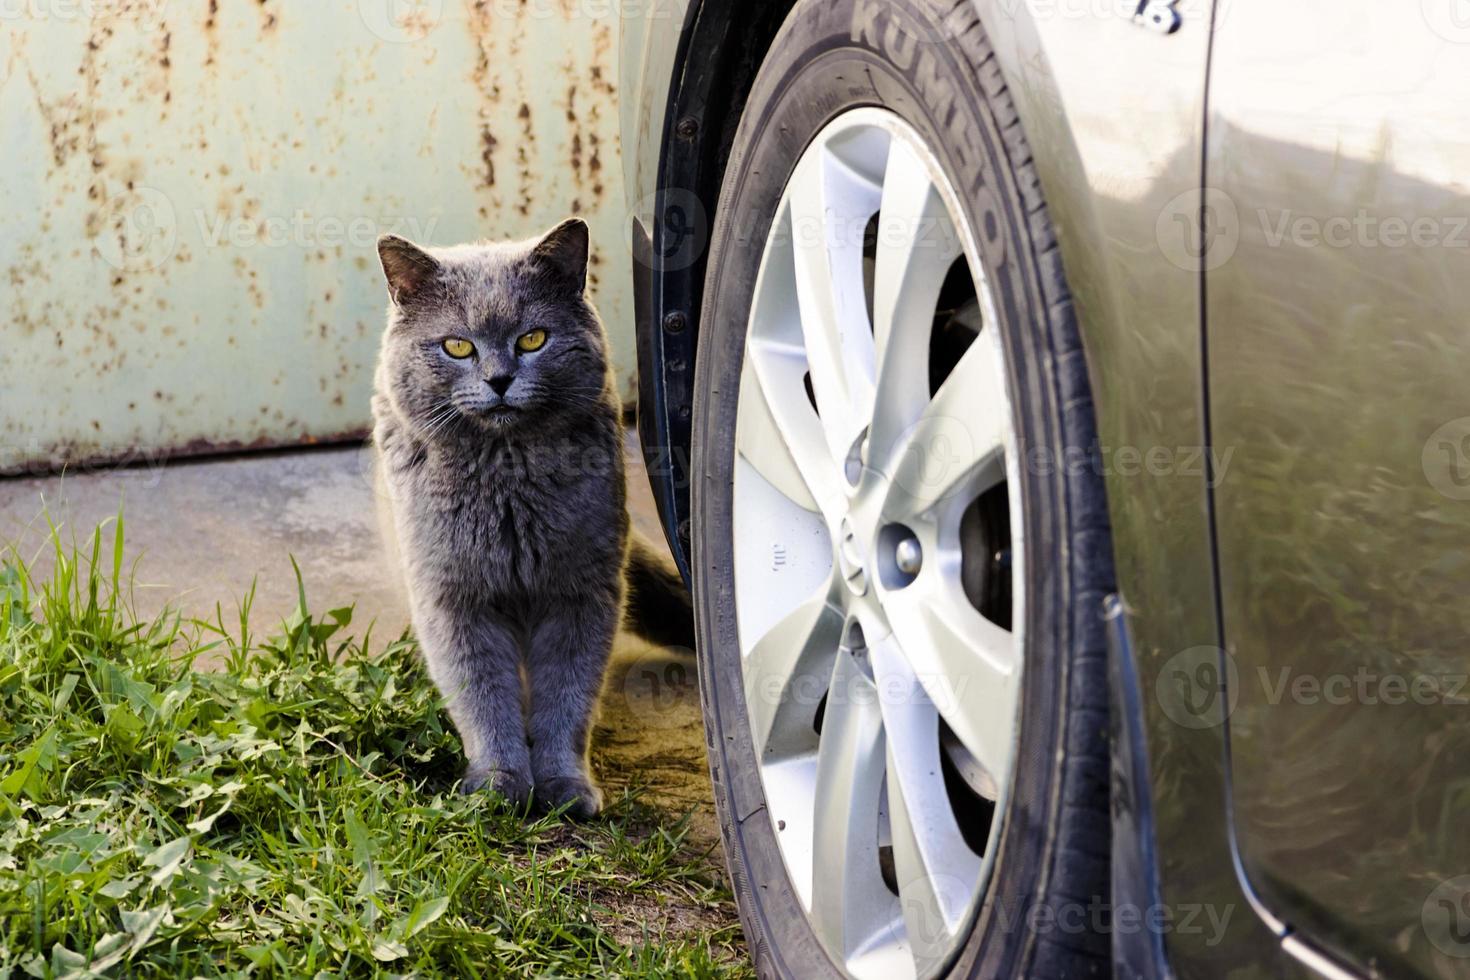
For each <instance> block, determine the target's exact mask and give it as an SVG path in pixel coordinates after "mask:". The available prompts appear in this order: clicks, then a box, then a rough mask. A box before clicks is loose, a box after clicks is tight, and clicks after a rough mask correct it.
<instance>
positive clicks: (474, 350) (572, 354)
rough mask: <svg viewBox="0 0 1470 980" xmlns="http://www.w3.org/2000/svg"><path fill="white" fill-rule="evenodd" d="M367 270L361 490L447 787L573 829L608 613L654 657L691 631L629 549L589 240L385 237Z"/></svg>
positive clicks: (612, 628) (586, 771)
mask: <svg viewBox="0 0 1470 980" xmlns="http://www.w3.org/2000/svg"><path fill="white" fill-rule="evenodd" d="M378 255H379V257H380V259H381V260H382V264H383V272H384V275H385V276H386V277H387V280H388V292H389V297H390V299H391V301H392V302H391V305H390V307H389V312H388V327H387V330H386V332H385V333H384V336H383V346H382V352H381V356H380V360H379V364H378V370H377V376H376V381H375V389H376V390H375V393H374V395H373V417H374V419H375V421H376V426H375V428H374V432H373V439H374V441H375V443H376V445H377V449H378V478H379V480H380V483H381V485H382V488H383V491H384V493H383V497H384V499H385V500H386V501H388V503H389V507H390V510H391V515H390V516H391V526H390V528H389V529H388V530H389V531H390V535H391V536H390V544H394V545H396V549H397V552H398V558H399V561H400V563H401V565H402V567H403V569H404V573H405V579H406V581H407V585H408V593H409V603H410V609H411V612H412V616H413V622H414V628H415V631H416V633H417V635H418V640H419V644H420V646H421V647H422V649H423V653H424V658H425V660H426V662H427V664H428V668H429V674H430V676H431V677H432V678H433V679H434V683H435V684H436V685H438V687H439V690H440V691H441V692H442V693H443V695H444V697H445V699H446V702H447V705H448V709H449V714H450V717H451V718H452V719H453V721H454V724H455V727H456V728H458V729H459V734H460V737H461V739H462V741H463V742H464V747H465V754H466V756H467V757H468V767H467V769H466V771H465V774H464V780H463V782H462V784H461V786H462V788H463V789H464V790H465V791H467V792H468V791H473V790H475V789H478V788H480V787H482V786H483V787H486V788H489V789H491V790H493V791H495V792H498V793H500V794H501V795H502V796H504V797H505V798H507V799H508V800H510V801H512V802H513V803H516V804H523V803H525V802H527V801H528V800H529V799H531V798H532V797H533V796H534V800H535V802H536V804H537V805H539V806H543V807H555V806H560V805H562V804H569V807H568V812H569V813H571V814H573V815H575V816H579V817H584V818H585V817H590V816H592V815H594V814H596V813H597V812H598V810H599V808H600V807H601V794H600V792H599V791H598V789H597V784H596V781H595V780H594V779H593V776H592V773H591V770H590V768H589V765H588V760H587V743H588V734H589V729H590V727H591V719H592V713H593V709H594V707H595V705H596V701H597V695H598V691H599V688H600V686H601V683H602V675H603V670H604V667H605V666H606V663H607V658H608V653H609V651H610V649H611V647H612V641H613V636H614V634H615V632H616V631H617V628H618V624H619V619H620V616H622V615H623V607H624V602H625V598H627V599H628V605H629V609H628V616H627V618H628V621H629V623H628V624H629V625H630V626H632V627H633V628H634V629H636V630H638V631H639V632H640V633H642V634H643V635H645V636H646V637H647V638H649V639H650V640H653V641H654V642H658V643H663V644H666V645H679V646H686V647H687V646H690V645H692V633H693V628H692V614H691V610H690V603H689V596H688V593H687V592H686V591H685V589H684V585H683V582H682V581H680V580H679V578H678V576H677V575H676V574H675V573H674V572H673V571H672V570H671V569H669V568H667V567H666V566H665V565H664V563H663V562H661V561H660V559H659V558H658V557H657V555H656V553H655V552H653V551H652V550H651V549H650V548H649V547H648V546H647V545H646V544H645V543H643V542H642V541H639V540H637V539H634V538H633V537H632V536H631V535H630V534H629V528H628V516H627V511H626V502H625V495H626V487H625V485H624V476H623V428H622V411H621V407H620V405H619V402H618V399H617V396H616V393H615V388H614V384H613V380H612V374H611V371H610V369H609V365H608V356H607V338H606V334H605V332H604V329H603V326H602V321H601V320H600V319H599V318H598V316H597V312H596V311H595V310H594V309H593V308H592V306H591V304H590V303H589V302H588V301H587V299H586V297H585V295H584V290H585V286H586V274H587V258H588V232H587V225H586V224H585V223H584V222H582V221H581V220H579V219H575V218H574V219H571V220H569V221H566V222H563V223H562V224H560V225H558V226H557V227H556V228H554V229H553V230H552V231H551V232H549V233H548V234H547V235H545V236H544V237H543V238H541V239H539V240H535V241H531V242H520V243H506V244H491V243H481V244H474V245H460V246H456V247H454V248H444V249H422V248H419V247H418V246H416V245H414V244H412V243H410V242H408V241H405V240H404V239H402V238H398V237H396V236H392V235H386V236H384V237H383V238H382V239H380V240H379V242H378ZM629 592H631V595H627V593H629Z"/></svg>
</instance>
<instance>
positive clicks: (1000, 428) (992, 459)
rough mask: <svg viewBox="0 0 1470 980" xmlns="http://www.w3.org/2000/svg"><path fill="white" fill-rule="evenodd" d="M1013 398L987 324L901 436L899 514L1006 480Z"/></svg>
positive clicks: (896, 477) (893, 494)
mask: <svg viewBox="0 0 1470 980" xmlns="http://www.w3.org/2000/svg"><path fill="white" fill-rule="evenodd" d="M1010 426H1011V419H1010V403H1009V401H1008V398H1007V395H1006V386H1005V372H1004V370H1003V365H1002V360H1001V356H1000V349H999V346H998V344H997V342H996V339H995V333H994V330H993V329H989V328H987V329H983V330H981V331H980V335H979V336H978V337H976V338H975V342H974V343H972V344H971V345H970V348H969V350H967V351H965V354H964V356H963V357H961V358H960V361H959V363H958V364H956V365H955V368H954V370H953V371H951V372H950V375H949V377H948V378H946V379H945V381H944V384H943V385H941V386H940V388H939V391H938V392H936V393H935V395H934V398H933V400H932V401H930V402H929V404H928V406H927V407H925V409H924V411H923V414H922V415H921V416H920V417H919V420H918V421H917V422H915V423H914V424H913V425H912V426H910V427H909V429H908V430H907V431H906V432H904V433H903V434H901V435H900V436H899V437H898V438H897V439H896V440H895V441H894V449H895V450H896V452H895V455H896V457H897V458H896V459H893V460H892V462H891V463H888V464H886V465H888V466H889V469H887V470H885V472H887V473H888V475H889V476H890V477H891V490H890V500H889V506H888V507H887V508H886V510H888V512H889V514H890V515H891V517H892V519H894V520H903V519H905V518H912V517H915V516H919V515H924V514H927V513H928V512H929V511H930V510H931V509H932V508H933V507H934V505H935V504H936V503H939V502H940V501H942V500H945V499H948V498H951V497H954V496H956V495H958V494H960V492H961V491H965V496H966V497H967V498H972V497H974V496H975V495H976V494H978V493H980V492H982V491H983V490H986V489H988V488H990V487H992V486H994V485H996V484H998V483H1000V482H1001V481H1002V480H1004V479H1005V453H1006V451H1007V449H1008V447H1007V445H1006V439H1007V433H1008V432H1009V431H1010Z"/></svg>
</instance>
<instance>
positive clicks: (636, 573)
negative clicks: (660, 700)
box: [623, 531, 694, 654]
mask: <svg viewBox="0 0 1470 980" xmlns="http://www.w3.org/2000/svg"><path fill="white" fill-rule="evenodd" d="M627 581H628V597H627V601H626V603H625V605H624V607H623V626H624V627H625V628H626V629H628V630H630V631H632V632H634V633H636V634H638V635H639V636H641V637H643V638H644V639H645V640H647V641H648V642H649V643H657V644H658V645H659V646H665V647H674V648H677V649H680V650H682V651H683V652H686V653H690V654H692V653H693V652H694V603H693V601H692V600H691V599H690V597H689V590H688V589H686V588H685V587H684V580H683V579H682V578H680V576H679V572H678V570H677V569H675V568H674V566H673V563H672V562H670V561H669V560H668V559H667V558H666V557H664V556H663V555H662V554H661V553H660V551H659V549H658V548H656V547H655V546H654V545H653V543H652V542H650V541H648V540H647V539H646V538H644V537H643V536H642V535H640V534H639V533H638V532H637V531H634V532H633V534H632V540H631V541H630V542H629V543H628V574H627Z"/></svg>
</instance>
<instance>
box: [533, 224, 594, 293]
mask: <svg viewBox="0 0 1470 980" xmlns="http://www.w3.org/2000/svg"><path fill="white" fill-rule="evenodd" d="M588 248H589V243H588V232H587V222H585V221H583V220H582V219H581V218H568V219H567V220H565V221H563V222H562V223H561V224H559V225H557V226H556V227H555V228H553V229H551V230H550V231H548V232H547V233H546V235H545V236H544V237H543V238H542V239H541V240H540V241H539V242H537V243H536V246H535V247H534V248H532V249H531V258H532V259H534V260H535V262H536V263H537V264H538V265H540V266H541V267H542V268H543V269H545V270H546V271H547V272H549V273H551V274H552V275H554V276H556V277H557V278H559V279H562V280H564V281H565V282H567V283H568V284H570V285H572V286H574V287H575V288H576V290H577V291H578V292H581V291H582V290H583V289H585V288H586V286H587V250H588Z"/></svg>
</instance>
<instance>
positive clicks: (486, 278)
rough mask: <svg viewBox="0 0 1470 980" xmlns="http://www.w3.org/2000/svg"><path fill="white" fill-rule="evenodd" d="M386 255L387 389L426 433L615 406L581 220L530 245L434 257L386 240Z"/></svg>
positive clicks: (462, 248)
mask: <svg viewBox="0 0 1470 980" xmlns="http://www.w3.org/2000/svg"><path fill="white" fill-rule="evenodd" d="M378 256H379V258H380V259H381V260H382V263H383V274H384V275H385V276H386V277H387V280H388V295H389V298H390V299H391V301H392V303H391V306H390V307H389V312H388V329H387V332H386V334H385V335H384V338H383V351H382V364H381V367H380V372H381V373H380V382H379V383H380V385H383V386H386V388H387V391H386V394H387V395H388V396H389V398H390V399H391V400H392V403H393V406H394V408H395V409H396V410H397V411H398V412H399V414H401V415H402V416H404V417H405V418H406V420H407V421H409V422H410V424H412V425H413V426H414V427H415V428H417V429H419V430H420V431H421V432H423V433H426V434H441V433H442V434H444V435H445V436H450V435H454V434H464V433H465V432H467V431H468V432H471V433H472V432H474V431H478V430H486V431H491V432H511V431H516V430H525V429H527V427H545V426H546V425H547V424H548V423H550V422H553V421H555V420H558V419H560V420H566V419H574V418H576V417H578V416H585V415H586V414H588V413H589V412H592V411H594V410H595V409H596V408H597V407H598V406H599V405H601V404H603V403H604V399H605V397H606V395H605V392H606V385H607V341H606V337H605V335H604V332H603V328H602V323H601V321H600V320H599V319H598V318H597V313H596V312H595V311H594V310H593V309H592V306H591V304H589V303H588V302H587V299H586V296H585V295H584V293H585V289H586V283H587V256H588V235H587V225H586V223H585V222H584V221H582V220H581V219H580V218H572V219H570V220H568V221H564V222H562V223H561V224H559V225H557V226H556V227H555V228H553V229H552V230H551V231H550V232H548V233H547V234H546V235H544V236H543V237H541V238H539V239H534V240H532V241H527V242H513V243H480V244H474V245H458V246H455V247H453V248H443V249H426V248H420V247H419V246H417V245H415V244H413V243H412V242H409V241H407V240H405V239H403V238H399V237H397V236H396V235H384V236H383V237H382V238H380V239H379V240H378Z"/></svg>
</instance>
